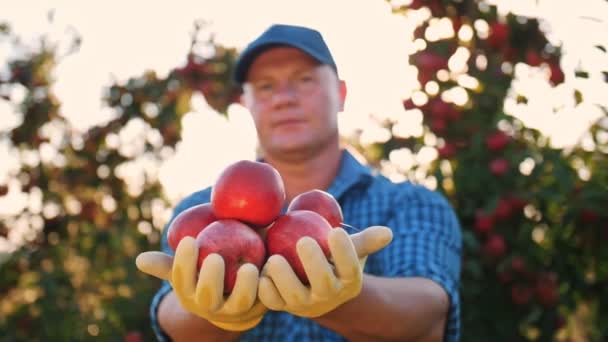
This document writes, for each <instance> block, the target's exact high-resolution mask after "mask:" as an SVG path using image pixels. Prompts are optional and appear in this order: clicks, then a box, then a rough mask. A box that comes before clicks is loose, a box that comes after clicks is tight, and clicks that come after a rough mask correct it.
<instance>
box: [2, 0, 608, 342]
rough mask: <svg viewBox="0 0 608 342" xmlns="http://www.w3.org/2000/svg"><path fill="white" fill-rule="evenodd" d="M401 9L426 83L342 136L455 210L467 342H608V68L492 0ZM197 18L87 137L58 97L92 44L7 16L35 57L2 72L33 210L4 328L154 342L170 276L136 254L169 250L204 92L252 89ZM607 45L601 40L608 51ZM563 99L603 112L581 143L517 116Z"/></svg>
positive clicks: (26, 333) (19, 224) (222, 105)
mask: <svg viewBox="0 0 608 342" xmlns="http://www.w3.org/2000/svg"><path fill="white" fill-rule="evenodd" d="M390 5H391V6H392V9H393V12H394V15H396V16H408V17H411V18H415V19H416V21H417V23H418V26H417V27H416V28H415V30H413V32H412V34H413V37H412V39H413V42H414V44H413V46H414V47H415V49H414V50H413V51H411V55H410V60H409V62H410V64H411V65H412V66H414V67H415V68H417V78H418V83H419V86H418V87H417V88H416V89H415V90H414V91H413V92H412V93H411V94H410V96H408V97H406V98H404V99H403V111H402V112H401V113H399V114H398V115H393V116H390V117H384V118H382V119H377V124H378V125H377V127H376V129H377V130H378V131H380V132H381V133H382V134H380V135H381V136H383V137H384V138H382V139H376V140H375V141H374V140H373V139H372V140H371V141H370V139H366V138H365V134H366V133H365V132H363V131H361V130H360V131H356V132H354V133H353V134H349V135H345V136H343V139H344V142H345V143H348V144H350V145H351V146H352V147H353V148H355V149H356V150H358V151H359V152H360V154H361V155H362V156H365V158H366V159H367V161H368V162H369V164H370V165H371V166H373V167H375V168H377V169H379V170H380V171H381V172H383V173H384V174H385V175H386V176H387V177H389V178H391V179H393V180H395V181H402V180H411V181H414V182H418V183H422V184H425V185H427V186H429V187H431V188H434V189H437V190H438V191H441V192H442V193H444V194H445V195H446V196H447V198H448V199H449V200H450V201H451V203H452V204H453V206H454V208H455V209H456V211H457V213H458V216H459V218H460V221H461V223H462V228H463V233H464V247H465V249H464V256H463V260H462V262H463V263H462V265H463V269H462V287H461V295H462V303H463V306H462V308H463V309H462V323H463V336H462V340H463V341H487V340H488V339H489V338H493V339H494V340H496V341H587V340H588V341H600V340H606V339H608V306H606V303H608V249H607V248H604V244H606V243H607V242H608V210H607V209H608V158H607V154H608V115H607V110H608V108H607V107H606V106H607V105H608V101H607V100H606V98H605V97H603V98H602V97H599V98H598V97H597V96H595V97H594V96H593V95H592V92H590V91H589V87H586V86H585V84H586V83H585V81H586V80H591V79H594V80H597V79H599V80H600V81H601V83H603V84H605V83H606V82H607V81H608V68H606V70H599V71H598V68H595V69H593V70H588V69H586V68H585V67H583V66H580V67H576V68H569V69H568V70H565V69H564V68H563V67H562V65H563V63H562V61H563V58H562V49H561V47H560V45H559V44H556V43H555V41H549V40H548V38H547V34H546V32H545V31H546V30H547V25H546V23H544V22H543V21H542V20H539V19H538V18H535V17H532V16H526V15H522V14H514V13H509V12H505V11H499V10H497V7H496V6H495V5H491V4H488V3H486V2H480V1H471V0H460V1H455V0H454V1H450V0H443V1H440V0H426V1H425V0H413V1H411V2H410V3H407V4H406V3H397V2H392V3H390ZM195 28H196V30H195V33H194V34H193V35H192V47H193V48H192V50H191V52H190V53H189V54H188V55H186V56H184V59H183V60H184V62H183V64H182V65H178V66H176V67H175V68H174V70H173V71H172V72H170V73H169V74H168V75H167V76H166V77H160V76H158V75H157V74H155V72H153V71H149V72H146V73H144V74H142V75H133V77H132V78H130V79H129V80H128V81H126V82H116V83H115V84H112V85H110V86H109V87H108V88H107V89H105V95H104V103H105V106H106V107H108V108H110V109H112V110H113V111H114V113H115V115H114V117H113V118H112V119H111V120H109V121H107V122H105V123H103V124H100V125H97V126H94V127H91V128H90V129H88V130H87V131H86V132H80V131H79V130H76V129H74V128H73V127H71V124H70V122H69V120H66V118H65V116H64V113H62V107H61V101H60V100H59V99H58V98H57V97H56V96H55V95H54V92H53V86H54V83H55V81H56V80H55V79H54V78H53V75H54V74H53V71H54V69H55V68H56V67H57V65H58V64H59V63H61V61H62V58H63V57H65V56H66V55H69V54H76V53H78V46H79V38H78V37H77V36H75V37H72V38H69V39H70V41H69V42H68V43H69V44H66V42H57V41H51V40H49V39H47V38H48V37H45V36H42V37H41V44H39V45H37V46H35V47H32V46H24V44H23V43H22V42H21V41H20V39H19V32H13V31H12V30H11V27H10V26H9V25H7V24H2V25H0V40H3V41H10V42H11V44H12V45H13V46H15V48H16V49H17V48H19V49H22V50H23V51H25V53H22V54H21V56H20V57H19V58H14V59H11V60H9V61H6V63H5V64H4V65H1V66H0V68H1V69H0V70H2V72H1V73H0V96H1V99H0V101H2V102H4V104H3V105H9V106H11V107H13V108H15V109H16V110H17V112H18V113H19V119H18V120H17V121H16V122H15V124H14V125H10V127H8V128H6V129H4V130H2V131H0V142H1V143H2V144H5V146H6V148H7V149H8V151H9V152H10V155H11V156H12V159H11V160H12V161H13V162H12V163H11V164H10V167H9V175H8V176H9V177H7V178H6V179H3V180H2V181H3V182H2V183H0V196H2V197H4V199H3V200H10V198H20V199H21V200H23V201H24V203H25V205H23V206H22V208H20V209H19V210H17V211H15V212H12V213H9V214H4V215H3V216H0V246H12V247H11V249H10V250H9V252H4V253H3V254H0V339H2V340H5V341H64V340H79V341H80V340H82V341H85V340H97V339H100V338H101V339H102V340H122V339H124V340H125V341H140V340H150V339H152V333H151V329H150V326H149V316H148V305H149V302H150V299H151V297H152V295H153V293H154V291H155V290H156V288H157V287H158V286H159V282H158V281H157V280H154V279H153V278H152V277H150V276H147V275H144V274H142V273H140V272H138V271H137V270H136V268H135V264H134V258H135V256H136V255H137V254H138V253H139V252H141V251H144V250H156V249H158V248H159V240H160V235H161V231H162V229H163V227H164V224H165V223H166V220H167V219H168V214H169V213H170V210H171V206H172V203H171V202H170V201H169V199H168V198H167V196H166V193H165V191H164V189H163V187H162V185H161V183H160V182H159V172H158V170H159V168H160V167H161V165H163V163H164V162H166V161H167V160H168V159H169V158H171V156H172V155H173V154H174V153H175V149H176V144H178V143H179V142H180V140H181V134H182V118H183V117H184V115H186V114H187V113H188V112H189V111H190V110H191V103H192V100H193V97H195V96H200V95H202V96H204V98H205V100H206V102H207V103H208V105H209V106H210V107H212V108H213V109H214V110H215V111H217V115H226V113H227V110H228V108H229V106H230V105H231V104H232V103H234V102H235V101H236V100H237V99H238V95H239V89H238V88H237V87H236V86H235V85H234V84H232V83H231V81H230V78H229V75H230V73H231V70H232V66H233V62H234V58H235V56H236V53H237V51H236V50H235V49H233V48H229V47H224V46H221V45H220V44H218V43H216V42H215V41H214V39H213V38H211V39H206V40H200V39H199V38H198V37H199V36H200V35H199V34H198V33H197V30H205V29H206V28H205V26H204V25H203V26H201V25H198V24H197V25H195ZM605 33H606V32H604V35H605ZM581 34H594V33H591V32H589V33H584V32H581ZM597 34H598V35H599V34H600V33H599V32H598V33H597ZM66 39H67V38H66ZM60 43H61V46H66V45H67V46H70V47H71V48H69V49H67V50H66V49H64V50H63V51H59V49H58V46H59V45H60ZM201 45H204V46H205V47H206V49H205V51H207V53H206V54H204V55H202V54H200V53H197V52H195V51H201V49H200V46H201ZM195 46H198V47H199V48H198V49H195V48H194V47H195ZM607 48H608V45H606V44H604V45H602V44H598V45H597V46H594V47H592V49H593V50H594V53H596V54H599V55H601V56H603V58H605V57H606V49H607ZM574 53H575V54H576V52H574ZM604 66H608V64H604ZM523 78H534V79H535V83H533V84H534V85H535V90H536V91H531V89H528V88H526V87H524V86H522V82H521V79H523ZM565 80H570V81H571V82H569V83H568V84H569V85H572V84H574V85H581V86H580V87H573V86H567V87H566V86H564V81H565ZM378 87H382V85H381V84H379V85H378ZM560 87H561V88H560ZM539 89H540V90H541V91H538V90H539ZM15 94H21V95H19V96H16V95H15ZM530 94H535V95H534V96H535V97H531V95H530ZM556 94H559V95H558V96H556ZM548 96H552V97H554V98H550V103H551V104H552V105H553V109H554V111H555V112H558V111H563V110H577V109H580V110H593V111H596V112H597V113H600V115H599V116H598V118H597V119H596V120H594V121H593V122H592V123H591V125H590V127H589V128H588V129H587V130H586V132H585V134H584V135H583V136H582V137H581V138H580V139H579V140H578V142H577V143H576V144H572V145H571V146H565V147H559V146H555V144H552V142H551V139H550V138H549V137H548V136H547V135H545V134H544V133H543V132H542V131H540V130H538V129H537V128H535V127H533V125H530V124H526V122H524V121H522V120H521V119H520V118H518V116H517V115H516V114H517V113H518V111H522V110H533V108H534V107H533V106H530V105H529V104H530V103H534V102H535V101H536V102H538V101H539V98H538V97H544V98H542V100H543V101H547V97H548ZM405 117H409V118H410V119H411V118H412V117H413V118H415V120H418V121H419V122H421V123H422V131H421V132H420V134H414V135H411V134H402V132H404V131H408V129H407V127H402V126H403V120H402V118H405ZM556 118H559V117H557V116H555V117H550V116H549V117H547V118H546V120H558V119H556ZM2 120H4V119H2ZM555 124H556V125H559V124H560V122H556V123H555ZM562 124H567V123H562ZM410 131H411V129H410ZM3 146H4V145H3ZM217 148H218V149H222V146H217ZM2 162H3V163H4V162H5V161H2ZM6 162H7V163H8V162H9V161H6ZM11 196H12V197H11ZM0 199H2V198H1V197H0ZM4 203H6V202H4ZM404 205H407V203H405V204H404ZM602 302H603V303H604V304H603V306H602V305H600V303H602Z"/></svg>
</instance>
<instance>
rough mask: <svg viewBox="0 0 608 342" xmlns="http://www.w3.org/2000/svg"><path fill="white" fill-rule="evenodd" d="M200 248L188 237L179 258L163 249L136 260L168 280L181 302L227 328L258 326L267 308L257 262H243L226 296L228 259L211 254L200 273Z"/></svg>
mask: <svg viewBox="0 0 608 342" xmlns="http://www.w3.org/2000/svg"><path fill="white" fill-rule="evenodd" d="M197 259H198V248H197V247H196V242H195V239H194V238H192V237H185V238H183V239H182V241H180V243H179V245H178V246H177V250H176V253H175V258H174V257H172V256H170V255H168V254H165V253H162V252H156V251H151V252H143V253H141V254H139V255H138V256H137V259H136V260H135V263H136V265H137V268H139V270H140V271H142V272H144V273H147V274H150V275H153V276H155V277H158V278H160V279H165V280H168V281H169V282H170V283H171V285H172V286H173V291H174V292H175V294H176V296H177V298H178V299H179V301H180V303H181V305H182V306H183V307H184V308H185V309H186V310H188V311H190V312H192V313H193V314H195V315H198V316H200V317H202V318H204V319H206V320H207V321H209V322H210V323H212V324H213V325H215V326H217V327H220V328H222V329H224V330H231V331H243V330H248V329H251V328H253V327H255V326H256V325H257V324H258V323H259V322H260V321H261V320H262V317H263V316H264V313H265V312H266V311H267V309H266V307H264V305H262V303H260V301H259V300H258V299H257V289H258V280H259V272H258V269H257V267H255V266H254V265H253V264H244V265H242V266H241V267H240V268H239V270H238V272H237V278H236V283H235V286H234V289H233V290H232V292H231V293H230V295H229V296H228V298H224V294H223V291H224V271H225V267H224V259H223V258H222V257H221V256H220V255H219V254H210V255H208V256H207V257H206V258H205V260H204V261H203V264H202V266H201V269H200V271H199V274H198V280H197V277H196V262H197Z"/></svg>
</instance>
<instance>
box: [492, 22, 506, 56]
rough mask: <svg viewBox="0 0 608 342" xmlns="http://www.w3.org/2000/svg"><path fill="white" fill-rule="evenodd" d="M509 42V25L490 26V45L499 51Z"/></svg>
mask: <svg viewBox="0 0 608 342" xmlns="http://www.w3.org/2000/svg"><path fill="white" fill-rule="evenodd" d="M508 40H509V25H508V24H505V23H499V22H494V23H492V24H491V25H490V35H489V36H488V45H490V46H491V47H492V48H494V49H499V48H501V47H502V46H503V45H505V44H506V43H507V41H508Z"/></svg>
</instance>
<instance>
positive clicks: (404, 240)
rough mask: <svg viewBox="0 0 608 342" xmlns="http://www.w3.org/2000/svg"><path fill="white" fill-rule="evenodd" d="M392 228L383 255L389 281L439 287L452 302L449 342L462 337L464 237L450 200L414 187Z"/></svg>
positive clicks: (397, 208) (400, 201) (401, 199)
mask: <svg viewBox="0 0 608 342" xmlns="http://www.w3.org/2000/svg"><path fill="white" fill-rule="evenodd" d="M396 199H397V202H396V203H394V204H393V208H394V209H393V210H394V212H393V214H392V217H391V218H390V220H389V222H388V224H387V225H388V226H389V227H390V228H391V229H392V230H393V236H394V237H393V241H392V242H391V244H390V245H389V246H387V248H385V249H384V250H382V251H381V252H380V253H378V254H379V257H380V258H381V262H380V264H381V265H382V267H381V268H382V273H384V275H385V276H389V277H424V278H428V279H430V280H432V281H434V282H436V283H437V284H439V285H440V286H441V287H442V288H443V289H444V290H445V292H446V293H447V295H448V297H449V300H450V308H449V312H448V319H447V328H446V332H445V340H446V341H450V342H451V341H458V339H459V335H460V298H459V292H458V291H459V286H460V285H459V283H460V263H461V254H462V233H461V230H460V224H459V223H458V219H457V217H456V215H455V213H454V210H453V209H452V208H451V206H450V205H449V203H448V202H447V200H446V199H445V198H444V197H443V196H442V195H440V194H439V193H436V192H433V191H431V190H429V189H426V188H424V187H421V186H413V185H410V186H409V187H408V188H406V191H404V192H403V193H402V194H400V195H398V196H396Z"/></svg>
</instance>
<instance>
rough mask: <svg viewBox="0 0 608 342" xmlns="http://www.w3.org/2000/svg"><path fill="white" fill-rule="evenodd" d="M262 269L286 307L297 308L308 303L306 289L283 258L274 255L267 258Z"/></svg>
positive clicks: (307, 291)
mask: <svg viewBox="0 0 608 342" xmlns="http://www.w3.org/2000/svg"><path fill="white" fill-rule="evenodd" d="M264 269H265V270H266V273H265V275H266V276H267V277H269V278H270V279H271V280H272V282H273V283H274V285H275V286H276V288H277V290H278V291H279V293H280V294H281V298H283V300H284V301H285V303H286V305H287V306H298V305H302V304H306V303H307V302H308V298H309V290H308V288H306V286H304V284H302V282H301V281H300V279H298V276H297V275H296V273H295V272H294V271H293V269H292V268H291V266H290V265H289V263H288V262H287V260H286V259H285V258H284V257H283V256H281V255H278V254H275V255H273V256H271V257H270V258H268V261H267V262H266V265H265V266H264Z"/></svg>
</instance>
